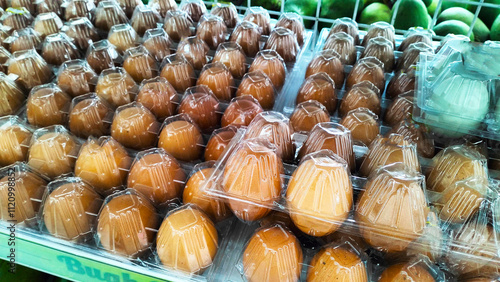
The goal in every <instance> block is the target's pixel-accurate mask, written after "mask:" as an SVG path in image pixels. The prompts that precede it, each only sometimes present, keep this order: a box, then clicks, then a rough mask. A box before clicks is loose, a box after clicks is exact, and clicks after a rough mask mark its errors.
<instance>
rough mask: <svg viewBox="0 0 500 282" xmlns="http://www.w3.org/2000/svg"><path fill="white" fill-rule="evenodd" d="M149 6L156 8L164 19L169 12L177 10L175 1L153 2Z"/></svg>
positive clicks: (161, 0) (160, 0)
mask: <svg viewBox="0 0 500 282" xmlns="http://www.w3.org/2000/svg"><path fill="white" fill-rule="evenodd" d="M148 6H150V7H153V8H155V9H156V10H157V11H158V12H160V15H161V16H162V17H163V18H164V17H166V16H167V12H168V11H175V10H177V3H175V0H151V1H149V2H148Z"/></svg>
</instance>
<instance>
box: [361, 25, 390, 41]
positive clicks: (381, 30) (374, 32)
mask: <svg viewBox="0 0 500 282" xmlns="http://www.w3.org/2000/svg"><path fill="white" fill-rule="evenodd" d="M377 36H382V37H385V38H386V39H387V40H389V41H391V42H392V45H393V47H396V39H395V38H396V34H395V32H394V27H393V26H392V25H391V24H389V23H386V22H376V23H372V24H371V25H370V28H369V29H368V32H367V33H366V35H365V37H364V38H363V46H364V47H366V46H368V43H369V42H370V39H372V38H375V37H377Z"/></svg>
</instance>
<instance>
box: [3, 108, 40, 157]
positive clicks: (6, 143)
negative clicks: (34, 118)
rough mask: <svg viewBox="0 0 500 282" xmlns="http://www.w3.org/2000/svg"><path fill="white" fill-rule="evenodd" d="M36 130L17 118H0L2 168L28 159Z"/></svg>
mask: <svg viewBox="0 0 500 282" xmlns="http://www.w3.org/2000/svg"><path fill="white" fill-rule="evenodd" d="M33 131H34V129H33V128H31V126H29V125H28V124H26V123H25V122H24V121H22V120H21V119H19V118H18V117H16V116H5V117H1V118H0V136H2V139H1V142H0V167H2V166H8V165H12V164H14V163H15V162H23V161H26V160H27V159H28V149H29V145H30V141H31V136H32V135H33Z"/></svg>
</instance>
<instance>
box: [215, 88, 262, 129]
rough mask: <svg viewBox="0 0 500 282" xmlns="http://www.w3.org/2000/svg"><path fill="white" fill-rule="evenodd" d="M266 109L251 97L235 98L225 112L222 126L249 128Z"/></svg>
mask: <svg viewBox="0 0 500 282" xmlns="http://www.w3.org/2000/svg"><path fill="white" fill-rule="evenodd" d="M263 111H264V109H263V108H262V106H261V105H260V104H259V101H257V99H255V98H254V97H253V96H250V95H243V96H240V97H236V98H233V99H232V100H231V103H229V106H228V107H227V109H226V110H225V111H224V115H223V116H222V120H221V125H222V126H223V127H225V126H228V125H234V126H237V127H239V126H248V125H249V124H250V122H252V120H253V119H254V118H255V116H257V115H258V114H259V113H262V112H263Z"/></svg>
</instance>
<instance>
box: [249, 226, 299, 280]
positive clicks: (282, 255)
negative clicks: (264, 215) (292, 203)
mask: <svg viewBox="0 0 500 282" xmlns="http://www.w3.org/2000/svg"><path fill="white" fill-rule="evenodd" d="M302 260H303V258H302V248H301V246H300V242H299V240H297V238H295V236H294V235H293V234H292V232H290V231H288V229H286V228H284V227H282V226H281V225H274V226H271V227H265V228H261V229H258V230H257V231H256V232H255V233H254V234H253V236H252V238H250V241H249V242H248V244H247V246H246V248H245V251H244V252H243V273H244V275H245V277H246V278H247V280H248V281H251V282H257V281H299V277H300V272H301V269H302Z"/></svg>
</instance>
